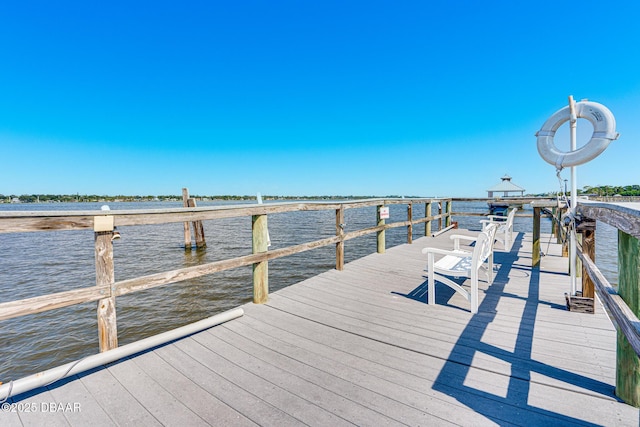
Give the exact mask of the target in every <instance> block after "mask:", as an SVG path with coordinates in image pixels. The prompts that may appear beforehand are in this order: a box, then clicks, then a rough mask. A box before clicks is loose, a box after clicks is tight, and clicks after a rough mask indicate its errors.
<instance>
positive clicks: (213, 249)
mask: <svg viewBox="0 0 640 427" xmlns="http://www.w3.org/2000/svg"><path fill="white" fill-rule="evenodd" d="M247 203H248V202H247ZM221 204H223V203H216V202H198V206H210V205H221ZM224 204H229V202H225V203H224ZM102 205H103V203H77V204H76V203H64V204H14V205H11V204H0V210H45V211H51V210H83V211H84V210H94V209H95V210H99V209H100V206H102ZM109 206H110V207H111V210H125V209H126V210H129V209H155V208H167V207H181V206H182V203H181V202H175V203H164V202H162V203H161V202H145V203H110V204H109ZM375 209H376V208H375V207H368V208H358V209H349V210H347V211H346V212H345V222H346V229H345V230H346V231H347V232H349V231H355V230H358V229H362V228H366V227H371V226H374V225H376V210H375ZM453 211H455V212H479V213H486V211H487V206H486V204H485V203H484V202H454V206H453ZM433 213H434V214H435V213H436V212H433ZM528 213H532V211H531V210H530V209H529V210H528ZM390 214H391V219H390V220H388V221H387V222H395V221H402V220H405V219H406V206H402V205H390ZM413 215H414V218H420V217H424V205H419V204H418V205H415V206H414V214H413ZM479 219H480V218H479V217H460V216H459V217H454V221H458V223H459V226H460V227H461V228H469V229H479V225H480V224H479V222H478V221H479ZM268 225H269V235H270V238H271V242H272V246H271V249H277V248H280V247H286V246H290V245H294V244H300V243H303V242H308V241H313V240H317V239H321V238H324V237H330V236H333V235H334V234H335V212H334V211H308V212H290V213H281V214H274V215H270V216H269V218H268ZM204 227H205V236H206V239H207V248H206V249H204V250H198V251H196V250H186V251H185V249H184V247H183V245H184V242H183V239H184V237H183V225H182V224H181V223H178V224H164V225H147V226H129V227H119V229H118V230H119V231H120V233H121V236H122V238H121V239H120V240H117V241H115V242H114V261H115V276H116V280H117V281H119V280H124V279H129V278H134V277H138V276H141V275H146V274H152V273H158V272H161V271H169V270H173V269H178V268H183V267H188V266H192V265H197V264H200V263H205V262H211V261H215V260H222V259H229V258H233V257H236V256H240V255H248V254H250V253H251V218H230V219H221V220H215V221H206V222H205V223H204ZM436 228H437V221H436V222H435V225H434V227H433V229H434V231H435V230H436ZM514 229H515V230H516V231H520V232H525V231H531V229H532V219H531V218H519V217H516V218H515V222H514ZM550 230H551V222H550V220H543V224H542V232H543V233H549V232H550ZM423 233H424V227H423V226H416V227H414V239H417V238H419V237H421V236H422V235H423ZM597 233H598V237H597V239H596V241H597V244H598V246H597V248H596V254H597V255H596V256H597V260H598V264H599V266H600V268H601V269H603V271H604V272H605V275H607V276H608V278H609V279H610V280H612V281H614V282H617V277H615V271H616V266H615V252H613V254H612V253H611V248H613V250H615V247H616V241H615V239H617V234H616V232H615V230H614V229H612V228H611V227H609V226H607V225H606V224H598V231H597ZM93 239H94V234H93V231H90V230H87V231H55V232H42V233H13V234H0V302H5V301H13V300H18V299H23V298H29V297H35V296H39V295H45V294H49V293H55V292H61V291H66V290H72V289H78V288H84V287H89V286H94V285H95V266H94V241H93ZM406 240H407V235H406V228H404V227H401V228H396V229H392V230H388V231H387V236H386V241H387V247H391V246H396V245H399V244H403V243H406ZM376 245H377V243H376V236H375V234H372V235H369V236H364V237H361V238H358V239H353V240H349V241H347V242H346V243H345V262H349V261H352V260H355V259H357V258H360V257H362V256H365V255H368V254H370V253H373V252H375V250H376ZM542 250H543V251H544V250H545V242H543V244H542ZM334 266H335V248H334V247H333V246H327V247H324V248H319V249H316V250H313V251H309V252H305V253H302V254H297V255H292V256H289V257H286V258H281V259H277V260H274V261H270V262H269V287H270V291H276V290H278V289H281V288H283V287H285V286H288V285H291V284H293V283H296V282H299V281H301V280H303V279H305V278H308V277H311V276H314V275H316V274H319V273H321V272H323V271H326V270H329V269H332V268H334ZM251 270H252V269H251V267H250V266H249V267H243V268H237V269H234V270H229V271H225V272H220V273H216V274H214V275H210V276H206V277H201V278H198V279H194V280H191V281H188V282H183V283H179V284H175V285H168V286H164V287H160V288H156V289H152V290H149V291H144V292H138V293H134V294H130V295H126V296H122V297H118V299H117V302H116V304H117V317H118V336H119V343H120V344H121V345H122V344H126V343H129V342H132V341H135V340H138V339H141V338H144V337H147V336H150V335H154V334H157V333H160V332H164V331H167V330H170V329H173V328H176V327H179V326H182V325H185V324H188V323H192V322H194V321H197V320H200V319H203V318H206V317H209V316H212V315H214V314H217V313H220V312H222V311H225V310H228V309H231V308H235V307H237V306H239V305H241V304H243V303H246V302H248V301H250V300H251V298H252V292H253V291H252V286H253V285H252V277H251ZM0 340H1V348H2V358H1V360H0V381H2V382H7V381H9V380H11V379H16V378H20V377H23V376H26V375H30V374H33V373H36V372H39V371H42V370H44V369H48V368H51V367H54V366H58V365H61V364H64V363H67V362H69V361H72V360H77V359H79V358H81V357H83V356H86V355H89V354H93V353H95V352H97V349H98V339H97V321H96V303H95V302H94V303H87V304H81V305H77V306H73V307H67V308H63V309H59V310H54V311H50V312H46V313H40V314H35V315H30V316H25V317H21V318H17V319H10V320H5V321H0Z"/></svg>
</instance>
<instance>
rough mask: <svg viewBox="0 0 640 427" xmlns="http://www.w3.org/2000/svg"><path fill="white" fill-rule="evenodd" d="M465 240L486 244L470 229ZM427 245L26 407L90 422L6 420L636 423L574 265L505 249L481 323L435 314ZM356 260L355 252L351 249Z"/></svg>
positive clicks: (451, 311) (456, 310) (357, 268)
mask: <svg viewBox="0 0 640 427" xmlns="http://www.w3.org/2000/svg"><path fill="white" fill-rule="evenodd" d="M454 232H455V233H461V234H469V235H472V234H475V233H476V232H470V231H467V230H455V231H454ZM450 234H452V232H449V233H446V234H445V235H442V236H439V237H437V238H422V239H418V240H415V241H414V243H413V244H411V245H402V246H399V247H395V248H391V249H388V250H387V252H386V253H385V254H373V255H370V256H368V257H365V258H362V259H360V260H357V261H354V262H352V263H349V264H347V265H345V268H344V271H336V270H331V271H327V272H325V273H323V274H320V275H318V276H316V277H313V278H310V279H307V280H304V281H302V282H300V283H298V284H296V285H293V286H290V287H287V288H285V289H282V290H281V291H279V292H276V293H274V294H272V295H271V296H270V299H269V302H268V303H267V304H265V305H253V304H249V305H246V306H245V307H244V309H245V315H244V316H243V317H241V318H239V319H236V320H233V321H230V322H228V323H225V324H223V325H220V326H217V327H215V328H211V329H209V330H206V331H203V332H200V333H198V334H194V335H192V336H190V337H187V338H184V339H181V340H178V341H176V342H173V343H171V344H168V345H165V346H161V347H159V348H156V349H154V350H152V351H149V352H146V353H144V354H141V355H138V356H135V357H131V358H129V359H127V360H124V361H121V362H119V363H115V364H112V365H109V366H107V367H104V368H100V369H96V370H94V371H92V372H89V373H86V374H83V375H80V376H76V377H74V378H71V379H69V380H65V381H63V382H61V383H60V384H54V385H51V386H49V387H48V388H46V389H40V390H36V391H34V392H32V393H29V395H28V396H17V397H16V398H14V399H13V401H14V402H16V403H28V402H32V403H34V404H37V405H40V404H41V403H42V402H61V403H79V404H80V405H81V409H82V410H81V412H79V413H59V412H57V413H43V412H42V411H40V412H36V413H29V414H25V413H19V414H16V413H9V414H0V424H2V425H9V426H13V425H18V426H21V425H42V424H44V423H46V424H47V425H87V424H89V423H90V424H91V425H95V426H101V425H186V424H188V425H241V426H249V425H274V426H286V425H332V426H333V425H372V426H380V425H412V426H413V425H576V424H578V425H638V421H639V420H640V413H639V411H638V409H637V408H633V407H631V406H628V405H626V404H624V403H621V402H620V401H619V400H618V399H616V397H615V396H614V383H615V345H616V338H615V330H614V328H613V326H612V325H611V323H610V322H609V320H608V319H607V317H606V314H605V313H604V310H602V308H601V307H600V306H598V307H597V310H596V313H595V314H584V313H572V312H568V311H567V310H566V309H565V306H564V292H566V291H567V290H568V289H569V277H568V276H567V274H566V270H567V259H566V258H561V257H560V256H559V255H560V248H559V246H558V245H556V244H554V243H551V244H549V245H547V240H545V239H547V238H548V236H545V238H544V239H543V242H542V245H541V247H542V250H543V251H545V252H547V256H545V257H543V258H542V265H541V268H540V269H539V270H532V269H531V267H530V266H531V247H532V245H531V236H530V235H529V234H524V235H523V234H520V235H519V237H518V239H516V242H515V244H514V247H513V249H512V251H511V252H509V253H502V252H496V255H495V263H496V275H495V279H494V283H493V285H491V286H488V285H487V284H486V282H483V281H481V282H480V288H481V289H480V306H479V310H480V312H479V314H478V315H476V316H472V315H471V314H470V312H469V306H468V302H467V301H466V300H464V299H463V298H462V297H461V296H460V295H458V294H456V293H454V292H453V291H451V290H449V289H448V288H447V287H446V286H444V285H437V296H436V300H437V302H438V305H428V304H426V302H427V292H426V278H425V272H424V271H423V270H424V268H425V266H426V258H425V257H424V256H423V255H422V254H421V253H420V250H421V249H422V248H423V247H424V246H427V245H432V246H437V247H443V248H446V247H451V242H450V240H449V238H448V235H450ZM347 250H348V247H347Z"/></svg>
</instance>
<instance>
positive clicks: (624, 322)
mask: <svg viewBox="0 0 640 427" xmlns="http://www.w3.org/2000/svg"><path fill="white" fill-rule="evenodd" d="M577 255H578V257H579V258H580V260H581V261H582V265H583V266H584V267H585V269H586V271H587V273H588V274H589V277H590V278H591V280H592V281H593V283H594V284H595V288H596V292H597V294H598V297H600V301H601V302H602V304H603V305H604V308H605V309H606V310H607V312H608V313H610V314H611V316H610V318H611V320H612V321H613V322H614V324H615V325H616V326H617V327H618V328H619V329H620V331H621V332H622V333H623V334H624V336H625V337H627V340H628V341H629V344H630V345H631V347H632V348H633V350H634V351H635V352H636V354H637V355H638V356H640V319H638V317H637V316H636V315H635V314H634V313H633V311H631V309H630V308H629V306H628V305H627V303H626V302H624V300H623V299H622V297H621V296H620V295H618V293H617V292H616V290H615V288H614V287H613V286H611V284H610V283H609V281H607V279H606V278H605V277H604V275H603V274H602V272H601V271H600V269H599V268H598V267H597V266H596V264H595V263H594V262H593V261H592V260H591V258H589V256H588V255H587V254H585V253H583V252H582V250H581V249H580V248H578V251H577Z"/></svg>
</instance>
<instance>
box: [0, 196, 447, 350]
mask: <svg viewBox="0 0 640 427" xmlns="http://www.w3.org/2000/svg"><path fill="white" fill-rule="evenodd" d="M397 204H400V205H406V206H407V219H406V220H403V221H395V222H393V223H386V221H385V219H386V218H384V217H383V216H381V214H380V208H381V207H383V206H387V205H397ZM414 204H424V205H425V216H424V217H422V218H413V205H414ZM374 206H375V207H377V209H376V215H377V217H376V219H377V224H376V225H375V226H372V227H366V228H363V229H359V230H354V231H349V232H346V231H345V230H344V212H345V210H347V209H356V208H365V207H374ZM434 207H435V209H434ZM320 210H334V211H335V214H336V235H335V236H331V237H327V238H322V239H318V240H314V241H311V242H306V243H302V244H298V245H291V246H287V247H284V248H278V249H273V250H267V248H266V244H265V243H264V242H266V240H267V238H266V235H267V233H268V231H267V229H268V228H267V226H266V218H267V216H268V215H273V214H278V213H285V212H304V211H320ZM432 210H437V213H434V214H432ZM234 217H252V230H253V231H252V235H253V241H254V242H253V243H254V245H253V253H252V254H250V255H243V256H238V257H234V258H230V259H225V260H220V261H214V262H209V263H205V264H201V265H196V266H191V267H186V268H180V269H176V270H171V271H163V272H159V273H154V274H150V275H145V276H140V277H135V278H131V279H126V280H120V281H115V278H114V274H113V271H114V265H113V263H114V261H113V246H112V239H113V235H114V229H115V227H123V226H134V225H149V224H166V223H181V222H186V221H189V222H192V221H208V220H216V219H223V218H234ZM433 221H438V224H439V228H442V227H443V226H442V224H443V223H444V226H445V227H446V226H449V225H450V224H451V199H445V198H438V199H435V198H411V199H367V200H358V201H345V202H334V201H331V202H286V203H269V204H252V205H232V206H215V207H197V208H189V207H187V208H174V209H154V210H114V211H110V210H109V211H65V212H60V211H46V212H44V211H28V212H26V211H20V212H18V211H2V212H0V233H22V232H46V231H56V230H58V231H65V230H93V231H94V233H95V253H96V257H95V258H96V260H95V268H96V286H91V287H87V288H82V289H75V290H70V291H63V292H58V293H53V294H47V295H41V296H36V297H32V298H26V299H20V300H15V301H8V302H3V303H0V320H5V319H10V318H15V317H20V316H25V315H29V314H35V313H41V312H44V311H49V310H55V309H59V308H63V307H68V306H71V305H76V304H82V303H87V302H95V301H97V302H98V335H99V343H100V351H106V350H109V349H112V348H115V347H117V327H116V312H115V298H116V297H118V296H122V295H127V294H131V293H134V292H139V291H143V290H147V289H151V288H156V287H159V286H164V285H168V284H170V283H177V282H183V281H185V280H189V279H194V278H197V277H201V276H205V275H210V274H214V273H217V272H221V271H224V270H229V269H233V268H238V267H243V266H249V265H253V267H254V271H253V286H254V302H256V303H262V302H265V301H266V296H267V294H268V286H267V283H268V272H267V271H268V270H267V269H266V268H262V267H264V266H265V265H266V263H267V262H268V261H270V260H273V259H277V258H282V257H286V256H289V255H293V254H297V253H301V252H305V251H309V250H313V249H316V248H321V247H324V246H329V245H336V269H338V270H341V269H342V268H343V265H344V243H345V242H346V241H348V240H351V239H355V238H358V237H361V236H365V235H369V234H373V233H377V235H378V248H377V250H378V252H384V249H385V237H384V236H385V230H388V229H391V228H397V227H407V242H409V243H411V241H412V235H413V227H414V226H416V225H421V224H424V227H425V235H430V234H431V231H432V223H433Z"/></svg>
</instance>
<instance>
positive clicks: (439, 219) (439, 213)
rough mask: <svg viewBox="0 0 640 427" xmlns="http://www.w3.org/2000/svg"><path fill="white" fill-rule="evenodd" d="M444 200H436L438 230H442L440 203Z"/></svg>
mask: <svg viewBox="0 0 640 427" xmlns="http://www.w3.org/2000/svg"><path fill="white" fill-rule="evenodd" d="M443 203H444V202H443V201H442V200H441V201H439V202H438V231H440V230H442V204H443Z"/></svg>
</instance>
